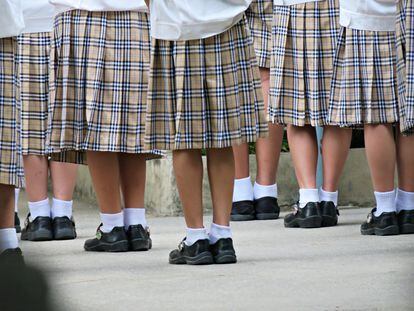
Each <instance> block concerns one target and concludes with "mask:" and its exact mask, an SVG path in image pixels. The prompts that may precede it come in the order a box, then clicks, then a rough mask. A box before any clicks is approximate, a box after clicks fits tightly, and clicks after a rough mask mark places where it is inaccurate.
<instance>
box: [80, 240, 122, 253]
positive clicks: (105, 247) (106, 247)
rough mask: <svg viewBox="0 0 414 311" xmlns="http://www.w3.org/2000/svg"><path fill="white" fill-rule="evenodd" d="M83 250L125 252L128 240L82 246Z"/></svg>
mask: <svg viewBox="0 0 414 311" xmlns="http://www.w3.org/2000/svg"><path fill="white" fill-rule="evenodd" d="M84 249H85V251H87V252H109V253H118V252H127V251H128V250H129V243H128V241H119V242H115V243H111V244H104V243H101V244H100V245H97V246H94V247H86V246H84Z"/></svg>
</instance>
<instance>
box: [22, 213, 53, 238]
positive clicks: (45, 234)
mask: <svg viewBox="0 0 414 311" xmlns="http://www.w3.org/2000/svg"><path fill="white" fill-rule="evenodd" d="M21 239H22V240H27V241H50V240H52V239H53V231H52V219H51V218H50V217H42V216H39V217H36V218H35V219H34V220H33V221H30V214H29V215H27V218H26V222H25V226H24V228H23V230H22V235H21Z"/></svg>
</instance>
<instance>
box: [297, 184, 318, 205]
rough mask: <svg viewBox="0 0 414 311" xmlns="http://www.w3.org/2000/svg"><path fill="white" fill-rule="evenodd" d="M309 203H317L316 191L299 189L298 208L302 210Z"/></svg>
mask: <svg viewBox="0 0 414 311" xmlns="http://www.w3.org/2000/svg"><path fill="white" fill-rule="evenodd" d="M309 202H319V191H318V189H299V207H300V208H304V207H305V206H306V204H308V203H309Z"/></svg>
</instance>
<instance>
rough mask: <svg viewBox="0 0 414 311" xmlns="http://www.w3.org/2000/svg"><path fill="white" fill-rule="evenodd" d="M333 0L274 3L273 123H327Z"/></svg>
mask: <svg viewBox="0 0 414 311" xmlns="http://www.w3.org/2000/svg"><path fill="white" fill-rule="evenodd" d="M338 31H339V0H324V1H317V2H308V3H304V4H297V5H290V6H275V7H274V19H273V49H272V59H271V70H270V71H271V72H270V100H269V119H270V121H271V122H273V123H279V124H293V125H296V126H304V125H312V126H322V125H325V124H326V123H327V116H328V104H329V93H330V87H331V77H332V70H333V59H334V55H335V47H336V43H337V37H338Z"/></svg>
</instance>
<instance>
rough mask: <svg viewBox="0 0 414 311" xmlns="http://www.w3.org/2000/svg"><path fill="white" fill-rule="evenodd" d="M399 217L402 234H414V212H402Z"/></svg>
mask: <svg viewBox="0 0 414 311" xmlns="http://www.w3.org/2000/svg"><path fill="white" fill-rule="evenodd" d="M397 217H398V226H399V227H400V233H401V234H411V233H414V210H411V211H408V210H401V211H400V212H399V213H398V215H397Z"/></svg>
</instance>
